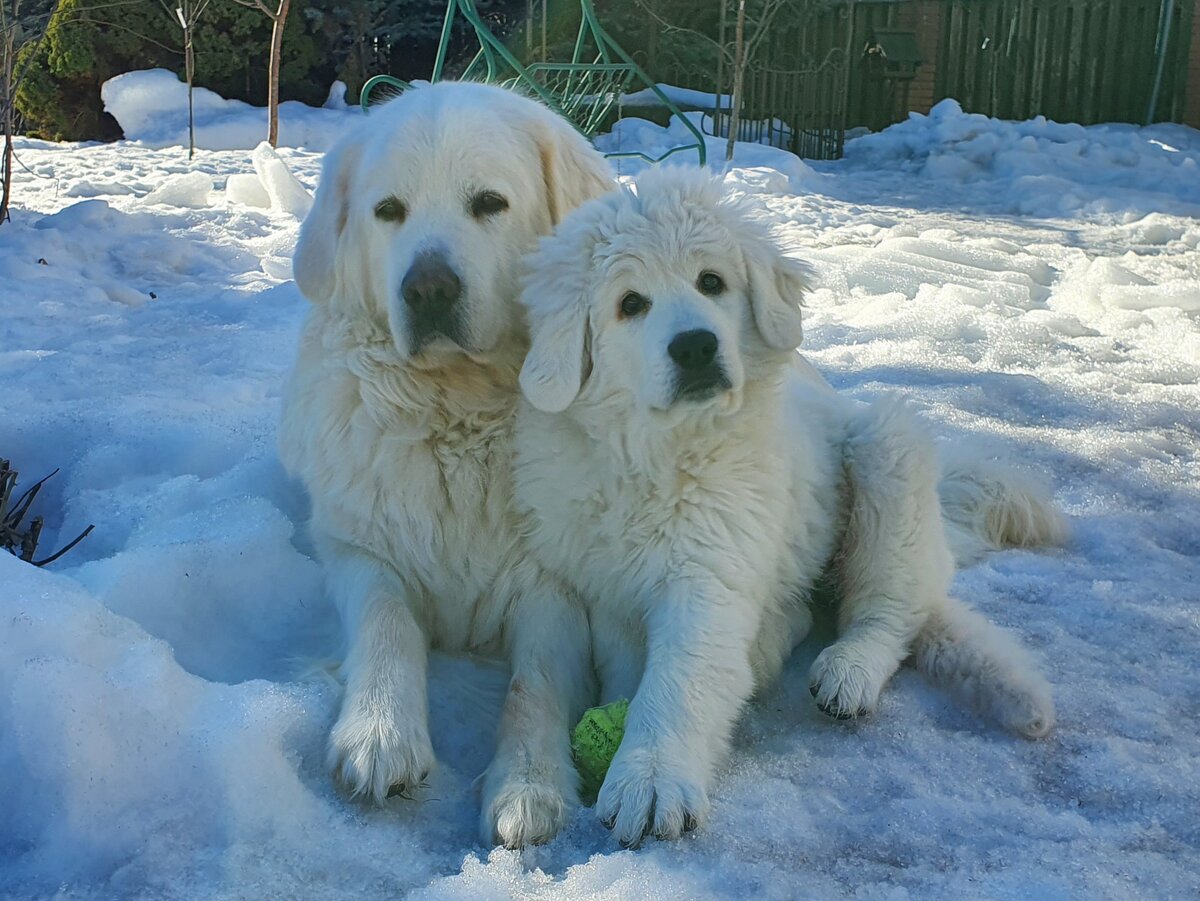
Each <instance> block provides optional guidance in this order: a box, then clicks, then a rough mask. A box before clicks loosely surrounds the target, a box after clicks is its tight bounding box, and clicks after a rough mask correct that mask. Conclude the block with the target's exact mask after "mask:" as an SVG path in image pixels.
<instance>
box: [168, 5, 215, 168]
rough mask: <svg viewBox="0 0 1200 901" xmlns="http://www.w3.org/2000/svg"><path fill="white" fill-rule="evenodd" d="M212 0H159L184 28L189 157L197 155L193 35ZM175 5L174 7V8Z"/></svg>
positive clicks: (169, 14)
mask: <svg viewBox="0 0 1200 901" xmlns="http://www.w3.org/2000/svg"><path fill="white" fill-rule="evenodd" d="M209 2H210V0H177V2H176V3H174V4H172V3H168V2H167V0H158V3H159V5H160V6H161V7H162V8H163V11H164V12H166V14H167V15H168V16H169V17H170V18H171V19H174V20H175V21H177V22H178V23H179V25H180V27H181V28H182V29H183V71H184V74H185V75H186V77H187V86H188V159H189V160H190V159H191V158H192V157H194V156H195V155H196V115H195V112H194V110H193V107H192V87H193V82H194V81H195V78H196V54H195V52H194V49H193V46H192V36H193V35H194V34H195V31H196V23H197V22H198V21H199V20H200V16H201V14H202V13H203V12H204V10H205V9H207V8H208V4H209ZM172 7H173V8H172Z"/></svg>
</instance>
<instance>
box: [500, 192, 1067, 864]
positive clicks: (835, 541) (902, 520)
mask: <svg viewBox="0 0 1200 901" xmlns="http://www.w3.org/2000/svg"><path fill="white" fill-rule="evenodd" d="M636 190H637V193H636V195H635V194H634V193H632V192H630V191H628V190H623V191H619V192H613V193H611V194H609V195H608V196H606V197H603V198H600V199H598V200H593V201H591V202H590V203H588V204H586V205H584V206H583V207H582V208H580V209H579V210H577V211H575V212H574V213H573V214H572V215H571V216H569V217H568V218H567V219H566V221H565V222H564V223H563V224H562V225H560V226H559V228H558V230H557V231H556V232H555V234H554V235H553V236H552V237H550V238H547V239H545V240H544V241H543V242H542V243H541V245H540V248H539V250H538V251H537V253H536V254H535V255H534V256H533V257H532V260H531V276H530V278H529V280H528V283H527V285H526V289H525V293H524V299H525V302H526V305H527V307H528V309H529V318H530V329H531V335H532V345H531V348H530V351H529V354H528V357H527V358H526V361H525V364H524V368H523V370H522V372H521V386H522V388H523V390H524V393H525V395H526V396H527V397H528V399H529V401H530V402H531V403H532V406H530V405H524V406H523V407H522V409H521V412H520V419H519V424H518V428H517V435H516V443H517V454H516V495H517V502H518V503H519V504H521V505H522V507H523V508H524V509H526V510H527V511H528V512H529V513H530V514H531V521H532V522H533V523H535V524H536V526H535V528H534V530H533V532H532V533H531V539H530V543H531V545H532V548H533V550H534V552H535V553H536V555H537V557H538V559H539V560H540V561H541V562H542V564H544V565H545V566H546V567H547V568H548V569H550V570H552V571H553V572H554V573H555V574H556V575H557V576H558V577H559V578H561V579H562V580H563V581H564V582H566V583H569V584H571V585H573V586H574V587H575V588H576V589H577V590H578V592H579V593H580V594H581V595H582V596H583V598H584V599H585V602H586V603H587V604H588V606H589V608H590V618H591V627H592V631H593V642H594V652H595V658H596V666H597V668H598V671H599V674H600V678H601V681H602V684H603V698H604V699H605V700H609V699H612V698H616V697H628V698H631V699H632V703H631V706H630V709H629V717H628V721H627V725H626V733H625V737H624V740H623V742H622V744H621V746H620V750H619V751H618V753H617V755H616V758H615V759H614V761H613V763H612V767H611V769H610V770H609V773H608V776H607V778H606V780H605V782H604V786H603V788H602V790H601V792H600V797H599V801H598V803H597V812H598V814H599V816H600V817H601V818H602V819H603V820H604V821H605V822H607V823H608V824H609V825H610V826H611V827H612V828H613V829H614V832H615V834H616V836H617V837H618V838H619V839H620V840H621V841H622V842H624V843H626V844H635V843H637V842H639V841H640V840H641V839H642V838H643V836H645V835H647V834H654V835H657V836H660V837H674V836H678V835H679V834H680V833H681V832H683V831H684V830H685V829H687V828H689V827H690V826H692V825H695V824H696V823H698V822H701V821H702V820H703V819H704V817H705V814H706V812H707V809H708V791H709V783H710V780H711V777H712V773H713V770H714V767H715V765H716V764H717V762H718V760H719V759H720V757H721V756H722V755H723V754H724V753H725V751H726V750H727V747H728V743H729V736H730V732H731V729H732V727H733V724H734V722H735V719H736V718H737V716H738V714H739V712H740V711H741V709H742V707H743V705H744V703H745V701H746V700H747V698H748V697H750V695H751V694H752V692H753V690H754V689H755V688H756V687H758V686H761V685H762V684H763V683H764V682H766V681H768V680H770V679H771V678H772V677H774V676H775V675H776V674H777V673H778V671H779V669H780V667H781V666H782V664H783V661H784V659H785V657H786V655H787V654H788V653H789V652H790V651H791V649H792V648H793V647H794V645H795V644H796V642H797V641H798V640H799V639H801V638H802V637H803V636H804V634H805V633H806V632H807V631H808V629H809V627H810V624H811V614H810V610H809V607H808V597H809V593H810V591H811V589H812V587H813V584H814V581H815V580H816V579H817V578H818V577H819V576H821V575H822V573H825V572H828V573H830V574H831V576H832V577H833V579H834V582H835V585H836V588H837V593H838V596H839V599H840V600H839V604H840V606H839V610H838V625H839V637H838V639H837V641H836V642H835V643H834V644H832V645H831V646H830V647H828V648H826V649H825V650H824V651H823V652H822V653H821V655H820V656H819V657H818V658H817V660H816V661H815V663H814V664H813V668H812V671H811V676H810V677H811V687H812V691H813V694H814V696H815V697H816V700H817V703H818V704H819V705H820V706H821V707H822V709H824V710H825V711H826V712H829V713H831V714H833V715H837V716H856V715H859V714H861V713H864V712H867V711H870V710H872V709H873V708H874V707H875V705H876V701H877V699H878V697H879V693H880V690H881V688H882V687H883V685H884V683H885V682H886V681H887V680H888V678H889V677H890V676H891V675H892V674H893V673H894V672H895V670H896V668H897V667H898V666H899V665H900V663H901V661H903V660H904V659H905V658H906V657H908V656H909V655H910V654H911V655H913V657H914V659H915V662H916V665H917V666H918V667H919V668H920V669H922V670H923V671H925V672H926V673H929V674H932V675H933V676H935V677H937V678H938V679H939V680H940V681H942V682H944V683H946V684H948V685H950V686H952V687H955V688H957V689H958V690H959V691H960V692H961V693H964V694H966V695H967V696H968V697H969V698H970V699H972V700H973V701H974V702H976V704H977V705H979V706H980V707H982V708H984V709H986V710H987V711H988V712H990V713H991V714H992V715H994V716H995V717H997V718H998V719H999V721H1000V722H1001V723H1003V724H1004V725H1005V726H1007V727H1009V728H1011V729H1013V730H1015V731H1017V732H1019V733H1021V734H1023V735H1026V736H1030V737H1038V736H1042V735H1045V734H1046V733H1047V732H1048V731H1049V729H1050V728H1051V727H1052V725H1053V722H1054V708H1053V703H1052V701H1051V697H1050V691H1049V687H1048V686H1047V684H1046V682H1045V681H1044V679H1043V678H1042V677H1041V676H1040V675H1039V674H1038V672H1037V670H1036V668H1035V667H1034V665H1033V664H1032V663H1031V662H1030V660H1029V658H1028V656H1027V655H1026V654H1025V653H1024V652H1023V651H1022V649H1021V648H1020V647H1019V646H1018V645H1017V643H1016V642H1015V641H1014V640H1013V639H1012V638H1011V637H1010V636H1009V635H1008V634H1007V633H1005V632H1003V631H1002V630H1000V629H998V628H997V627H995V626H993V625H991V624H990V623H988V622H987V621H986V620H984V619H983V618H982V617H981V616H980V615H979V614H977V613H975V612H974V611H973V610H971V609H970V608H968V607H967V606H965V605H964V604H963V603H962V602H960V601H958V600H955V599H953V598H951V597H950V596H949V594H948V590H949V587H950V582H951V579H952V576H953V572H954V562H953V555H952V552H951V549H950V546H949V544H948V540H947V534H946V529H945V528H944V524H943V518H942V512H941V509H940V505H939V495H938V490H939V489H938V480H939V470H938V464H937V461H936V457H935V451H934V447H933V445H932V443H931V442H930V441H929V440H928V439H927V438H926V436H925V434H924V432H923V430H922V429H921V428H920V426H919V425H918V423H917V422H916V421H915V419H914V418H913V417H912V416H911V415H910V414H909V413H908V412H907V411H906V410H905V409H904V408H903V407H902V406H900V405H899V404H897V403H895V402H886V401H885V402H882V403H880V404H877V405H875V406H871V407H867V406H864V405H857V404H852V403H850V402H848V401H846V400H843V399H842V398H839V397H838V396H837V395H836V394H834V393H833V392H831V391H829V390H828V389H827V388H825V387H824V386H822V385H821V384H819V382H817V381H814V380H813V379H812V378H811V377H810V376H809V375H808V374H806V373H803V372H801V371H800V370H798V369H797V368H796V364H795V360H796V354H795V348H796V346H797V345H798V344H799V343H800V338H801V321H800V310H799V306H798V302H799V299H800V297H801V294H802V291H803V289H804V286H805V277H806V274H807V269H806V268H805V267H804V265H803V264H801V263H798V262H797V261H795V260H793V259H789V258H788V257H786V256H784V255H783V254H782V253H781V252H780V251H779V249H778V248H777V247H776V246H775V245H774V244H773V243H772V241H771V240H770V238H769V237H768V236H767V234H766V233H765V232H764V231H763V230H762V228H761V227H760V226H759V225H757V224H756V221H755V220H754V219H753V218H751V217H750V216H749V215H748V214H747V213H746V211H745V210H744V209H743V208H742V207H741V206H739V204H738V203H737V202H735V201H733V200H731V199H730V198H729V197H727V196H724V195H723V194H722V192H721V190H720V186H719V183H717V182H714V181H713V180H712V179H711V178H710V177H708V176H706V175H704V174H701V173H698V172H685V171H684V170H670V169H668V170H663V171H659V172H652V173H649V174H647V175H645V176H643V177H642V178H641V179H639V181H638V184H637V189H636ZM1006 478H1007V477H1006V476H1005V475H1004V473H1003V472H1002V471H1000V470H996V471H994V472H992V473H988V472H987V471H985V470H983V469H981V468H977V467H976V468H973V469H970V470H964V471H961V472H952V473H948V474H947V477H946V479H945V481H944V483H943V487H944V489H945V490H944V495H945V498H944V500H945V503H946V504H947V507H948V513H949V518H951V519H952V520H954V522H955V535H956V538H957V541H958V543H959V545H960V549H962V550H963V552H964V553H965V552H966V550H968V547H967V546H968V545H970V544H971V543H974V544H977V545H982V544H988V543H997V542H999V541H1002V542H1006V543H1017V544H1022V543H1028V544H1032V543H1038V542H1041V541H1044V540H1047V539H1055V538H1058V537H1061V535H1062V522H1061V518H1060V517H1059V515H1058V514H1057V512H1056V511H1055V510H1054V508H1053V507H1052V506H1051V505H1050V503H1049V502H1048V501H1047V500H1046V499H1045V498H1042V497H1039V496H1037V495H1036V494H1034V493H1031V492H1029V491H1028V489H1027V488H1026V487H1025V486H1024V485H1021V484H1019V483H1017V482H1009V481H1006Z"/></svg>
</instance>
